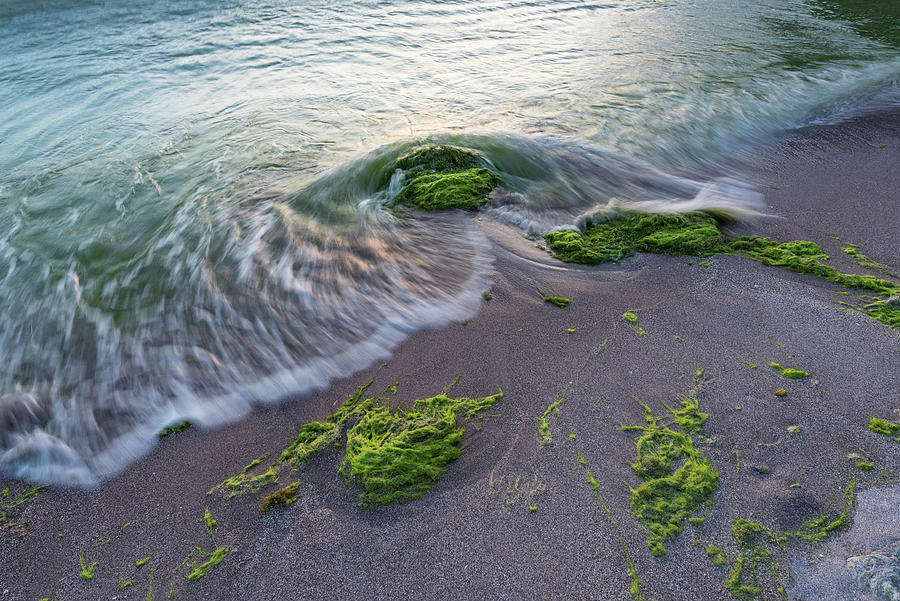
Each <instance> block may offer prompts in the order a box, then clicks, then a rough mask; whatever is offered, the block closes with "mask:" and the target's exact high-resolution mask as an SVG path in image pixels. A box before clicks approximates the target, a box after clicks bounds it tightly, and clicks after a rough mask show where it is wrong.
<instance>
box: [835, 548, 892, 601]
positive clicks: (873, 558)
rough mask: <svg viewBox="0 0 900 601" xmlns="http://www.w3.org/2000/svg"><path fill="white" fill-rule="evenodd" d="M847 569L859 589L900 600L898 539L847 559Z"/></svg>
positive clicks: (880, 597)
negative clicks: (883, 547) (875, 549)
mask: <svg viewBox="0 0 900 601" xmlns="http://www.w3.org/2000/svg"><path fill="white" fill-rule="evenodd" d="M847 569H848V570H850V574H851V575H852V576H853V579H854V580H855V581H856V585H857V586H858V587H859V588H860V590H863V591H866V592H872V593H875V595H876V596H877V597H878V598H879V599H884V600H885V601H900V541H897V542H895V543H893V544H892V545H890V546H888V547H887V548H885V549H880V550H878V551H873V552H872V553H869V554H868V555H857V556H854V557H851V558H849V559H848V560H847Z"/></svg>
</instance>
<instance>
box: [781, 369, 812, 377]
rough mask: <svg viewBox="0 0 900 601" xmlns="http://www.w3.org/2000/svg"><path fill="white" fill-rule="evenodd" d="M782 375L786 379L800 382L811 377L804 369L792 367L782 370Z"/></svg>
mask: <svg viewBox="0 0 900 601" xmlns="http://www.w3.org/2000/svg"><path fill="white" fill-rule="evenodd" d="M781 375H782V376H784V377H785V378H789V379H791V380H799V379H802V378H805V377H807V376H809V374H808V373H806V372H805V371H803V370H802V369H793V368H791V367H788V368H785V369H782V370H781Z"/></svg>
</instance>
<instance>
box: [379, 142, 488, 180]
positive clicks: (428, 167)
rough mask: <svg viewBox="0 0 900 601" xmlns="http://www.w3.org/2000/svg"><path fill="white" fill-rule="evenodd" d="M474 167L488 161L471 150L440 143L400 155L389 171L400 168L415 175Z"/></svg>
mask: <svg viewBox="0 0 900 601" xmlns="http://www.w3.org/2000/svg"><path fill="white" fill-rule="evenodd" d="M476 167H488V162H487V161H486V160H485V159H484V157H482V156H481V155H479V154H477V153H475V152H473V151H471V150H466V149H464V148H457V147H456V146H445V145H440V146H426V147H424V148H419V149H416V150H414V151H413V152H411V153H409V154H407V155H405V156H403V157H400V158H399V159H397V161H396V162H394V164H393V166H392V168H391V170H390V171H391V173H393V172H394V171H396V170H397V169H400V170H401V171H404V172H406V174H407V175H408V176H416V175H421V174H422V173H442V172H447V171H464V170H466V169H473V168H476Z"/></svg>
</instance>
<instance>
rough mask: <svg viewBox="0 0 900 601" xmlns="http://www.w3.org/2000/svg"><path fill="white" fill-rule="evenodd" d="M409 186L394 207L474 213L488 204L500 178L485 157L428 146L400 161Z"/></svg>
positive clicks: (450, 148) (455, 149) (395, 199)
mask: <svg viewBox="0 0 900 601" xmlns="http://www.w3.org/2000/svg"><path fill="white" fill-rule="evenodd" d="M397 169H400V170H402V171H403V172H404V173H405V175H406V178H407V184H406V185H405V186H404V187H403V189H402V190H400V192H399V194H397V196H396V197H395V198H394V200H393V203H394V204H399V205H410V206H415V207H418V208H420V209H425V210H429V211H435V210H443V209H464V210H474V209H477V208H478V207H479V206H481V205H482V204H484V203H485V202H487V200H488V197H489V196H490V194H491V192H493V190H494V188H496V187H497V186H499V185H500V178H499V177H497V174H496V173H494V172H493V171H492V170H491V169H490V164H489V163H488V161H487V160H486V159H485V158H484V157H482V156H481V155H479V154H477V153H475V152H472V151H469V150H465V149H463V148H456V147H453V146H428V147H425V148H420V149H418V150H415V151H414V152H412V153H410V154H408V155H406V156H404V157H401V158H400V159H398V160H397V161H396V162H395V163H394V165H393V168H392V169H391V170H390V172H391V173H393V172H394V171H395V170H397Z"/></svg>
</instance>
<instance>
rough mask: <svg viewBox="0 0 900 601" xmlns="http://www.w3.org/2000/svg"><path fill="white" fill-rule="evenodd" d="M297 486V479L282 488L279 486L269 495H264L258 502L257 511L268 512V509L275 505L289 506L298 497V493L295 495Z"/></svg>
mask: <svg viewBox="0 0 900 601" xmlns="http://www.w3.org/2000/svg"><path fill="white" fill-rule="evenodd" d="M298 488H300V481H299V480H297V481H296V482H291V483H290V484H288V485H287V486H285V487H283V488H279V489H278V490H276V491H275V492H273V493H272V494H270V495H266V496H265V497H263V500H262V501H261V502H260V504H259V512H260V513H268V511H269V510H270V509H272V508H273V507H277V506H281V507H290V506H291V505H293V504H294V503H296V502H297V499H298V498H299V495H297V489H298Z"/></svg>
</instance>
